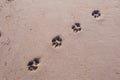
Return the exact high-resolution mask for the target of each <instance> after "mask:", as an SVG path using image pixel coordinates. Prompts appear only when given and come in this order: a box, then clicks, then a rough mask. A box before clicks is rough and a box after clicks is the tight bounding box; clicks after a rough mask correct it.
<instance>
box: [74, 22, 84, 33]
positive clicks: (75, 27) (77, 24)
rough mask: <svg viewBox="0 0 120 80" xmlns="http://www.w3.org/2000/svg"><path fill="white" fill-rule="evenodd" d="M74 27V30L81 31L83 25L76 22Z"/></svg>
mask: <svg viewBox="0 0 120 80" xmlns="http://www.w3.org/2000/svg"><path fill="white" fill-rule="evenodd" d="M72 29H73V31H74V32H79V31H81V29H82V28H81V25H80V23H75V24H74V25H73V26H72Z"/></svg>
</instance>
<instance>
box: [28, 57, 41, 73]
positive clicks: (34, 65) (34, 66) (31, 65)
mask: <svg viewBox="0 0 120 80" xmlns="http://www.w3.org/2000/svg"><path fill="white" fill-rule="evenodd" d="M39 63H40V58H34V59H33V60H31V61H29V62H28V64H27V68H28V70H29V71H34V70H37V69H38V65H39Z"/></svg>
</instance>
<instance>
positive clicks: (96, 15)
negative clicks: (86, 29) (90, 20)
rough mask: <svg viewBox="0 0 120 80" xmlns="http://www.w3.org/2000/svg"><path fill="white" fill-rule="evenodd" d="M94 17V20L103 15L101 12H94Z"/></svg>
mask: <svg viewBox="0 0 120 80" xmlns="http://www.w3.org/2000/svg"><path fill="white" fill-rule="evenodd" d="M92 16H93V17H94V18H98V17H100V16H101V13H100V11H99V10H94V11H93V12H92Z"/></svg>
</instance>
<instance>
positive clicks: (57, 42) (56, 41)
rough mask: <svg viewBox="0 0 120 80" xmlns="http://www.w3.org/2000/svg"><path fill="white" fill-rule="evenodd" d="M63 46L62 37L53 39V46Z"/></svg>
mask: <svg viewBox="0 0 120 80" xmlns="http://www.w3.org/2000/svg"><path fill="white" fill-rule="evenodd" d="M61 45H62V38H61V37H60V36H56V37H54V38H53V39H52V46H54V47H55V48H56V47H58V46H61Z"/></svg>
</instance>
